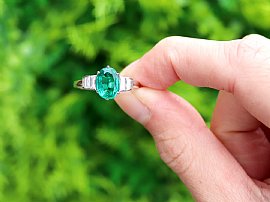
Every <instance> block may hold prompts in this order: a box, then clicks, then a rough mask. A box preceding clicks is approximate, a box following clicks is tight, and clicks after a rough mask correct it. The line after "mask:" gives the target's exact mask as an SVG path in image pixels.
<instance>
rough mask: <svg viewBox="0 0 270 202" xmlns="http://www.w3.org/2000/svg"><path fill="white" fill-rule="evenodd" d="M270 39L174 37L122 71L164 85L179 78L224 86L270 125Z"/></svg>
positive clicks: (151, 84)
mask: <svg viewBox="0 0 270 202" xmlns="http://www.w3.org/2000/svg"><path fill="white" fill-rule="evenodd" d="M269 55H270V42H269V40H268V39H266V38H264V37H262V36H259V35H250V36H248V37H245V38H244V39H240V40H233V41H211V40H204V39H193V38H186V37H178V36H176V37H169V38H166V39H163V40H162V41H161V42H159V43H158V44H157V45H156V46H155V47H154V48H153V49H152V50H150V51H149V52H148V53H147V54H145V55H144V56H143V57H142V58H141V59H140V60H138V61H137V62H136V63H133V64H131V65H129V66H128V67H127V68H126V69H125V70H124V71H123V73H122V74H125V75H128V76H131V77H133V78H134V79H135V80H138V81H139V82H140V83H141V85H142V86H146V87H150V88H154V89H159V90H163V89H166V88H168V87H169V86H171V85H172V84H173V83H175V82H176V81H178V80H183V81H185V82H186V83H189V84H191V85H194V86H202V87H210V88H214V89H217V90H225V91H227V92H230V93H232V94H234V96H235V97H236V99H237V100H238V101H239V102H240V103H241V104H242V105H243V106H244V108H245V109H246V110H247V111H249V112H250V113H251V114H252V115H253V116H254V117H256V118H257V119H258V120H259V121H261V122H262V123H264V124H265V125H266V126H268V127H270V119H269V117H270V105H269V100H270V93H269V92H270V84H269V83H270V60H269Z"/></svg>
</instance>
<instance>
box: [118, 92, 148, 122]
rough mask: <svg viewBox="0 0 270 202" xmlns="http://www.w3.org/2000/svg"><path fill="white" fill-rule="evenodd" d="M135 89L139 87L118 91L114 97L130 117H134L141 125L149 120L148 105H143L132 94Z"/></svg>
mask: <svg viewBox="0 0 270 202" xmlns="http://www.w3.org/2000/svg"><path fill="white" fill-rule="evenodd" d="M137 90H139V89H134V90H132V91H129V92H124V93H120V94H119V95H118V96H117V97H116V98H115V101H116V103H117V104H118V105H119V106H120V108H121V109H122V110H123V111H124V112H126V113H127V114H128V115H129V116H130V117H131V118H133V119H135V120H136V121H138V122H139V123H141V124H142V125H146V124H147V122H148V121H149V120H150V117H151V113H150V110H149V109H148V107H147V106H146V105H144V104H143V103H142V102H141V101H140V100H139V99H138V98H137V97H136V95H135V94H134V93H135V91H137Z"/></svg>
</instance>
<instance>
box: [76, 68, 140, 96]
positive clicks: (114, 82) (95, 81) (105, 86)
mask: <svg viewBox="0 0 270 202" xmlns="http://www.w3.org/2000/svg"><path fill="white" fill-rule="evenodd" d="M74 87H75V88H79V89H83V90H95V91H96V92H97V93H98V94H99V95H100V97H102V98H104V99H106V100H110V99H114V98H115V97H116V96H117V95H118V93H121V92H126V91H130V90H132V88H133V87H139V83H138V82H136V81H134V80H133V79H132V78H130V77H125V76H120V75H119V73H117V72H116V70H115V69H114V68H112V67H110V66H107V67H104V68H102V69H101V70H100V71H98V72H97V75H87V76H84V77H83V78H82V79H81V80H78V81H75V82H74Z"/></svg>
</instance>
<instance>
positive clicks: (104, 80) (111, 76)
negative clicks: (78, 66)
mask: <svg viewBox="0 0 270 202" xmlns="http://www.w3.org/2000/svg"><path fill="white" fill-rule="evenodd" d="M119 88H120V79H119V74H118V73H117V72H116V71H115V69H114V68H111V67H109V66H108V67H104V68H102V69H101V70H100V72H99V73H98V74H97V77H96V91H97V93H98V94H99V95H100V97H102V98H104V99H106V100H109V99H114V98H115V97H116V95H117V93H118V92H119Z"/></svg>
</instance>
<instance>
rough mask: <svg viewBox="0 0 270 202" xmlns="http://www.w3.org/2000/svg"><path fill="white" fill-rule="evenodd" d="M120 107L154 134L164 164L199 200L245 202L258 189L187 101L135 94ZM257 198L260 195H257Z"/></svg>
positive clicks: (160, 93)
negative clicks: (252, 191)
mask: <svg viewBox="0 0 270 202" xmlns="http://www.w3.org/2000/svg"><path fill="white" fill-rule="evenodd" d="M116 102H117V103H118V104H119V105H120V107H121V108H122V109H123V110H124V111H125V112H126V113H128V114H129V115H130V116H131V117H133V118H134V119H135V120H137V121H139V122H140V123H141V124H143V125H144V126H145V127H146V129H147V130H149V132H150V133H151V134H152V136H153V138H154V140H155V142H156V145H157V148H158V151H159V153H160V156H161V158H162V159H163V161H164V162H165V163H166V164H168V166H169V167H170V168H171V169H172V170H173V171H174V172H175V173H176V174H177V175H178V176H179V177H180V178H181V180H182V181H183V182H184V183H185V184H186V186H187V187H188V188H189V190H190V191H191V193H192V194H193V196H194V197H195V198H196V199H200V201H205V200H207V201H224V200H228V201H246V200H245V199H244V198H243V197H249V198H246V199H250V198H251V197H253V196H250V195H251V192H250V191H248V190H254V191H255V192H256V189H257V188H256V186H255V185H254V183H253V181H252V180H251V179H250V178H249V177H248V176H247V174H246V173H245V172H244V170H243V169H242V167H241V166H240V165H239V164H238V163H237V162H236V160H235V159H234V158H233V157H232V156H231V155H230V154H229V152H228V151H227V150H226V149H225V148H224V146H223V145H222V144H221V143H220V142H219V141H218V140H217V139H216V137H215V136H214V135H213V134H212V132H211V131H210V130H209V129H208V128H207V127H206V125H205V123H204V121H203V119H202V118H201V116H200V115H199V113H198V112H197V111H196V110H195V109H194V108H193V107H192V106H191V105H190V104H189V103H188V102H186V101H185V100H184V99H182V98H180V97H178V96H176V95H175V94H173V93H171V92H168V91H164V90H153V89H150V88H146V87H143V88H139V89H134V90H133V91H131V92H127V93H122V94H119V95H118V96H117V98H116ZM258 193H259V190H258Z"/></svg>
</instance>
